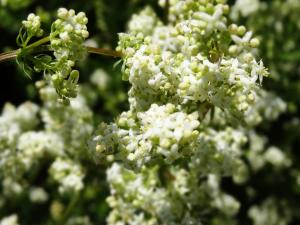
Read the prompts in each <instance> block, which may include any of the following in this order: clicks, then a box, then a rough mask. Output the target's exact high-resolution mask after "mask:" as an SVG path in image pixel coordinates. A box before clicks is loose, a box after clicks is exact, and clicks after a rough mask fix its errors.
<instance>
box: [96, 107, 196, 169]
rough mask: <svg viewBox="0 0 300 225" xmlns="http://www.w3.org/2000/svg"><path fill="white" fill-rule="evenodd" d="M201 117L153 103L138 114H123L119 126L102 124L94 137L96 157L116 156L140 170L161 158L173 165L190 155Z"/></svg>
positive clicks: (118, 122)
mask: <svg viewBox="0 0 300 225" xmlns="http://www.w3.org/2000/svg"><path fill="white" fill-rule="evenodd" d="M197 119H198V114H197V113H192V114H186V113H183V112H178V111H177V110H176V108H175V106H174V105H172V104H167V105H165V106H158V105H156V104H153V105H152V106H151V107H150V109H149V110H148V111H146V112H140V113H138V114H137V115H134V114H132V113H131V112H127V113H122V115H121V116H120V118H119V119H118V121H117V124H118V126H119V127H117V125H116V124H111V125H106V124H101V126H100V127H99V130H98V131H99V133H98V135H97V136H95V137H94V138H93V143H92V144H96V146H95V148H96V155H97V154H98V157H100V158H101V157H102V156H103V154H113V153H117V154H116V155H115V157H117V158H118V155H120V157H125V159H126V160H128V163H129V164H136V166H138V167H141V166H143V165H144V164H145V163H149V162H152V161H153V160H157V159H160V158H163V159H165V160H166V161H167V162H169V163H171V162H173V161H174V160H176V159H178V158H181V157H183V156H184V155H188V154H191V152H190V151H192V149H193V147H192V146H191V145H195V143H194V142H193V140H194V139H195V138H196V137H197V136H198V133H199V132H198V131H197V130H196V129H197V127H198V126H199V124H200V123H199V121H198V120H197Z"/></svg>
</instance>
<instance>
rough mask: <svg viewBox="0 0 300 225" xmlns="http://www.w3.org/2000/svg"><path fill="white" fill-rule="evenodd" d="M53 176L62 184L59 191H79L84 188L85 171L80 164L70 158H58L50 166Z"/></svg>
mask: <svg viewBox="0 0 300 225" xmlns="http://www.w3.org/2000/svg"><path fill="white" fill-rule="evenodd" d="M49 172H50V175H51V177H52V178H53V179H54V180H55V181H56V182H58V183H59V184H60V187H59V191H60V192H61V193H66V192H71V193H72V192H78V191H80V190H82V188H83V186H84V185H83V178H84V172H83V170H82V168H81V166H80V165H79V164H77V163H76V162H74V161H71V160H70V159H62V158H57V159H56V160H55V161H54V162H53V163H52V165H51V167H50V170H49Z"/></svg>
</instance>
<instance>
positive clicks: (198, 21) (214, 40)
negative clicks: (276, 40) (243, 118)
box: [119, 1, 267, 114]
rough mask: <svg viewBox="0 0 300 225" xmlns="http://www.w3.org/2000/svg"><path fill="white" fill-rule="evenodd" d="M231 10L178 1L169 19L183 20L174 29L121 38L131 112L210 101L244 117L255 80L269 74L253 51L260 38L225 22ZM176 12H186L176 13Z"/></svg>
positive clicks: (253, 94)
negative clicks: (167, 104) (158, 104)
mask: <svg viewBox="0 0 300 225" xmlns="http://www.w3.org/2000/svg"><path fill="white" fill-rule="evenodd" d="M227 7H228V6H227V5H224V4H216V5H212V6H211V8H209V7H208V6H207V3H201V2H194V1H187V2H184V1H176V4H175V3H174V5H173V6H171V8H170V12H171V13H173V14H171V15H170V17H171V18H172V15H174V16H175V15H182V18H175V19H174V23H175V24H174V26H170V25H169V26H164V25H157V26H155V27H153V31H152V34H151V35H149V34H146V33H142V32H140V33H138V34H136V31H135V30H134V31H133V32H131V33H129V34H121V35H120V45H119V50H122V52H123V54H124V55H125V67H126V69H125V74H126V76H127V77H128V79H129V82H130V83H131V84H132V88H131V90H130V92H129V95H130V103H131V107H132V108H134V109H137V110H141V109H142V110H144V109H147V108H148V107H149V104H151V102H159V103H161V104H166V102H170V101H171V102H174V103H177V104H181V105H182V106H184V107H186V108H190V107H192V106H197V105H200V104H203V103H204V102H208V103H211V104H213V105H215V106H218V107H220V108H222V109H223V110H227V111H229V112H231V113H234V114H240V113H242V112H245V111H247V110H248V109H249V106H251V105H253V102H255V100H256V98H257V96H256V92H257V89H258V88H257V83H256V81H257V79H258V78H259V79H260V80H261V79H262V77H263V76H266V75H267V72H266V69H265V68H264V67H263V65H262V62H257V61H256V60H255V59H254V55H253V54H252V53H251V51H252V50H251V49H252V48H255V47H257V46H258V40H257V39H256V38H252V33H251V32H247V31H246V28H245V27H243V26H240V27H238V26H237V25H235V24H233V25H230V26H229V25H227V24H226V19H225V14H226V13H227V11H228V9H227ZM177 9H178V10H181V9H184V12H181V14H177V13H178V12H177V11H176V10H177ZM147 10H148V9H147ZM175 12H177V13H176V14H175ZM143 13H144V12H143ZM143 13H142V14H143ZM183 15H185V16H183ZM147 30H149V29H147ZM146 96H147V97H146Z"/></svg>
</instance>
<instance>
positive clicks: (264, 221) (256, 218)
mask: <svg viewBox="0 0 300 225" xmlns="http://www.w3.org/2000/svg"><path fill="white" fill-rule="evenodd" d="M285 206H286V205H285V204H284V203H282V202H280V201H278V200H276V199H274V198H269V199H267V200H265V201H264V202H263V203H262V204H261V205H259V206H252V207H251V208H250V210H249V211H248V215H249V217H250V218H251V219H252V221H253V224H254V225H287V224H289V222H290V219H291V218H290V217H291V215H290V212H289V210H288V209H287V208H286V207H285Z"/></svg>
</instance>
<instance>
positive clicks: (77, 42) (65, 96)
mask: <svg viewBox="0 0 300 225" xmlns="http://www.w3.org/2000/svg"><path fill="white" fill-rule="evenodd" d="M57 16H58V18H59V19H57V20H56V21H55V22H54V23H53V24H52V28H51V33H50V44H51V49H52V50H53V51H54V56H55V57H56V62H55V67H56V73H55V74H54V75H52V74H51V78H49V79H51V81H52V83H53V86H54V87H55V89H56V91H57V93H58V95H59V96H60V98H61V99H60V101H62V102H65V103H68V102H69V98H72V97H76V95H77V82H78V79H79V72H78V71H77V70H73V69H72V68H73V67H74V65H75V62H76V61H77V60H79V59H82V58H83V57H84V55H85V53H86V48H85V47H84V45H83V43H84V41H85V39H86V38H87V37H88V36H89V33H88V31H87V27H86V24H87V22H88V19H87V17H86V15H85V13H83V12H80V13H78V14H75V11H74V10H73V9H71V10H67V9H65V8H60V9H59V10H58V12H57Z"/></svg>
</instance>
